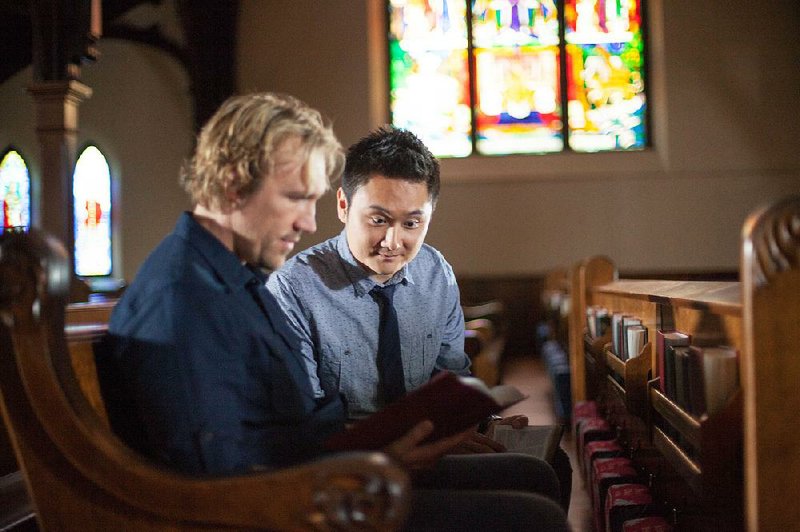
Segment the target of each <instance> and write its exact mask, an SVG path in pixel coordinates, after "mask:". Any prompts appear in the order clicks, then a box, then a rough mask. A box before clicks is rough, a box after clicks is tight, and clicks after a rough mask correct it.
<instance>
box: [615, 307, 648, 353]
mask: <svg viewBox="0 0 800 532" xmlns="http://www.w3.org/2000/svg"><path fill="white" fill-rule="evenodd" d="M641 324H642V320H640V319H639V318H637V317H635V316H623V317H622V320H621V321H620V322H619V327H620V329H619V349H620V350H619V352H618V353H617V356H618V357H619V358H620V359H622V360H628V328H629V327H631V326H633V325H641Z"/></svg>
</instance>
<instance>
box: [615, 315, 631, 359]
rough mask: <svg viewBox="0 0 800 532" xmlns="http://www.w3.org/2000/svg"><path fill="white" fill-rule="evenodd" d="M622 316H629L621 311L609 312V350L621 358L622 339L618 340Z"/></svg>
mask: <svg viewBox="0 0 800 532" xmlns="http://www.w3.org/2000/svg"><path fill="white" fill-rule="evenodd" d="M623 317H630V316H628V315H627V314H623V313H622V312H614V313H613V314H611V351H613V352H614V354H615V355H617V356H618V357H619V358H622V341H621V340H620V337H619V335H620V324H621V323H622V318H623Z"/></svg>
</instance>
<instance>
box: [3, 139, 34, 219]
mask: <svg viewBox="0 0 800 532" xmlns="http://www.w3.org/2000/svg"><path fill="white" fill-rule="evenodd" d="M0 201H2V204H3V229H4V230H5V229H6V228H8V227H29V226H30V224H31V178H30V174H29V173H28V165H27V164H25V160H24V159H23V158H22V155H20V154H19V152H17V151H16V150H13V149H8V150H6V152H5V153H4V154H3V157H2V159H0Z"/></svg>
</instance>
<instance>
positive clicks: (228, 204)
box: [222, 183, 242, 210]
mask: <svg viewBox="0 0 800 532" xmlns="http://www.w3.org/2000/svg"><path fill="white" fill-rule="evenodd" d="M241 204H242V197H241V196H240V195H239V187H237V186H234V185H233V184H232V183H227V184H226V185H225V205H223V206H222V208H223V210H234V209H236V208H237V207H239V206H240V205H241Z"/></svg>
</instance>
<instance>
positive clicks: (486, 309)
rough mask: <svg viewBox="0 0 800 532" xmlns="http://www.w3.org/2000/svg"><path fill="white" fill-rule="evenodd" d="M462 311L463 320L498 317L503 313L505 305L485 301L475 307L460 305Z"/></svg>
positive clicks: (495, 301)
mask: <svg viewBox="0 0 800 532" xmlns="http://www.w3.org/2000/svg"><path fill="white" fill-rule="evenodd" d="M461 309H462V310H463V311H464V319H465V320H471V319H475V318H489V317H495V318H497V317H499V316H502V314H503V312H505V305H504V304H503V302H502V301H500V300H497V299H495V300H492V301H487V302H485V303H480V304H477V305H461Z"/></svg>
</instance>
